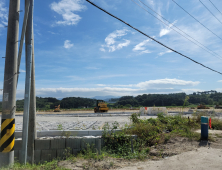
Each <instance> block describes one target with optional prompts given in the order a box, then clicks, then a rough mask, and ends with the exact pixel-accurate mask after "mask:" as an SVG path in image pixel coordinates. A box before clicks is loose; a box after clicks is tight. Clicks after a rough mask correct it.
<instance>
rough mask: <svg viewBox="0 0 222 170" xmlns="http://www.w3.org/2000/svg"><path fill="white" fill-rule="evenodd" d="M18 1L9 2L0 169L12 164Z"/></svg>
mask: <svg viewBox="0 0 222 170" xmlns="http://www.w3.org/2000/svg"><path fill="white" fill-rule="evenodd" d="M19 9H20V0H10V4H9V17H8V32H7V43H6V58H5V74H4V88H3V100H2V120H1V139H0V167H1V166H4V165H11V164H13V163H14V142H15V137H14V132H15V111H16V84H17V74H18V73H17V56H18V34H19Z"/></svg>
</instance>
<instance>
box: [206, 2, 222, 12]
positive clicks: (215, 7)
mask: <svg viewBox="0 0 222 170" xmlns="http://www.w3.org/2000/svg"><path fill="white" fill-rule="evenodd" d="M209 1H210V3H211V4H212V5H213V6H214V7H215V8H216V9H217V11H218V12H220V10H219V9H218V8H217V7H216V6H215V5H214V3H213V2H211V0H209ZM220 13H221V12H220ZM221 14H222V13H221Z"/></svg>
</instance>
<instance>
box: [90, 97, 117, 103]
mask: <svg viewBox="0 0 222 170" xmlns="http://www.w3.org/2000/svg"><path fill="white" fill-rule="evenodd" d="M111 98H120V97H119V96H95V97H93V98H91V99H96V100H104V101H106V102H108V101H109V100H110V99H111Z"/></svg>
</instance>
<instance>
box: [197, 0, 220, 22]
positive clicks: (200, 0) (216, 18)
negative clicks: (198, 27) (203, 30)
mask: <svg viewBox="0 0 222 170" xmlns="http://www.w3.org/2000/svg"><path fill="white" fill-rule="evenodd" d="M199 1H200V3H201V4H202V5H203V6H204V7H205V8H206V9H207V10H208V11H209V12H210V13H211V14H212V15H213V16H214V18H216V19H217V21H219V22H220V23H221V24H222V22H221V21H220V20H219V19H218V18H217V17H216V16H215V15H214V14H213V12H211V11H210V10H209V8H207V6H206V5H204V3H203V2H202V1H201V0H199Z"/></svg>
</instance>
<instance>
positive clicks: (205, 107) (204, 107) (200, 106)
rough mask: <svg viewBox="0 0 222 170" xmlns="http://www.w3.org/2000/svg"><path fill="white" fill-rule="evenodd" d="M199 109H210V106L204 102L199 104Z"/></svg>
mask: <svg viewBox="0 0 222 170" xmlns="http://www.w3.org/2000/svg"><path fill="white" fill-rule="evenodd" d="M197 109H210V108H209V107H207V106H205V105H203V104H199V106H197Z"/></svg>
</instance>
